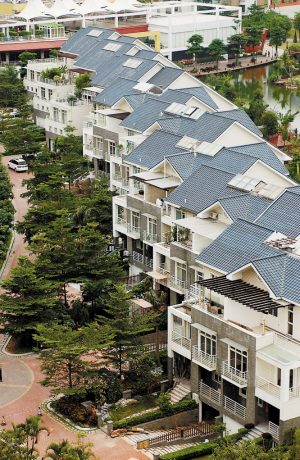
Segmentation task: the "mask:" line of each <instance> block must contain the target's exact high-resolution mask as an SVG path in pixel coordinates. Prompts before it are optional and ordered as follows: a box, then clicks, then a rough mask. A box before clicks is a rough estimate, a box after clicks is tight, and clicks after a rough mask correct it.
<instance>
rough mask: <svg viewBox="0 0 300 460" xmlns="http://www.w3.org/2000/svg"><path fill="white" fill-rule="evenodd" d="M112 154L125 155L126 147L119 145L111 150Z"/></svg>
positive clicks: (116, 155)
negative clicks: (119, 146) (119, 147)
mask: <svg viewBox="0 0 300 460" xmlns="http://www.w3.org/2000/svg"><path fill="white" fill-rule="evenodd" d="M110 155H111V156H112V157H118V158H122V157H123V156H124V155H125V152H124V149H118V148H117V147H116V148H115V149H112V150H111V152H110Z"/></svg>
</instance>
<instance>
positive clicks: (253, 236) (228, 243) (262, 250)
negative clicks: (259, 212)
mask: <svg viewBox="0 0 300 460" xmlns="http://www.w3.org/2000/svg"><path fill="white" fill-rule="evenodd" d="M272 233H273V231H272V230H270V229H268V228H266V227H262V226H260V225H257V224H254V223H252V222H248V221H246V220H243V219H237V220H236V221H235V222H233V223H232V224H231V225H230V226H229V227H228V228H227V229H226V230H224V232H223V233H221V235H220V236H218V237H217V238H216V239H215V240H214V241H213V242H212V243H211V244H210V245H209V246H207V248H205V249H204V250H203V251H202V252H201V253H200V254H199V255H198V256H197V257H196V259H197V261H199V262H201V263H204V264H208V265H211V266H212V267H215V268H216V269H219V270H222V271H223V272H226V273H230V272H232V271H235V270H237V269H238V268H240V267H243V266H244V265H247V264H249V263H250V262H252V261H254V260H256V259H261V258H266V257H272V256H274V255H278V254H282V251H280V250H279V249H276V248H273V247H271V246H267V245H266V244H264V242H265V240H266V239H267V238H268V237H269V236H270V235H271V234H272Z"/></svg>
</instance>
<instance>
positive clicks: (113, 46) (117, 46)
mask: <svg viewBox="0 0 300 460" xmlns="http://www.w3.org/2000/svg"><path fill="white" fill-rule="evenodd" d="M121 46H122V45H120V44H118V43H107V45H105V46H104V47H103V49H104V50H107V51H114V52H115V51H118V50H119V49H120V48H121Z"/></svg>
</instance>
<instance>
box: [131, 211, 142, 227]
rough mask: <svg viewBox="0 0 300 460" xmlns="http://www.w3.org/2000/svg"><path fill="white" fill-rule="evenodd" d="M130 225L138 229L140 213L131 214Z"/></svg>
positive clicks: (133, 212)
mask: <svg viewBox="0 0 300 460" xmlns="http://www.w3.org/2000/svg"><path fill="white" fill-rule="evenodd" d="M131 225H132V226H133V227H136V228H139V226H140V213H139V212H136V211H132V212H131Z"/></svg>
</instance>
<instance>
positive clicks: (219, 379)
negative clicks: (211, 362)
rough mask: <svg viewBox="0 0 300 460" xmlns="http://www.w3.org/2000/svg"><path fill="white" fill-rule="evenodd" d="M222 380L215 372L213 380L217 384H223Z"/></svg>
mask: <svg viewBox="0 0 300 460" xmlns="http://www.w3.org/2000/svg"><path fill="white" fill-rule="evenodd" d="M221 379H222V378H221V376H220V375H219V374H217V373H216V372H214V374H213V380H214V381H215V382H218V383H221Z"/></svg>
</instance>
